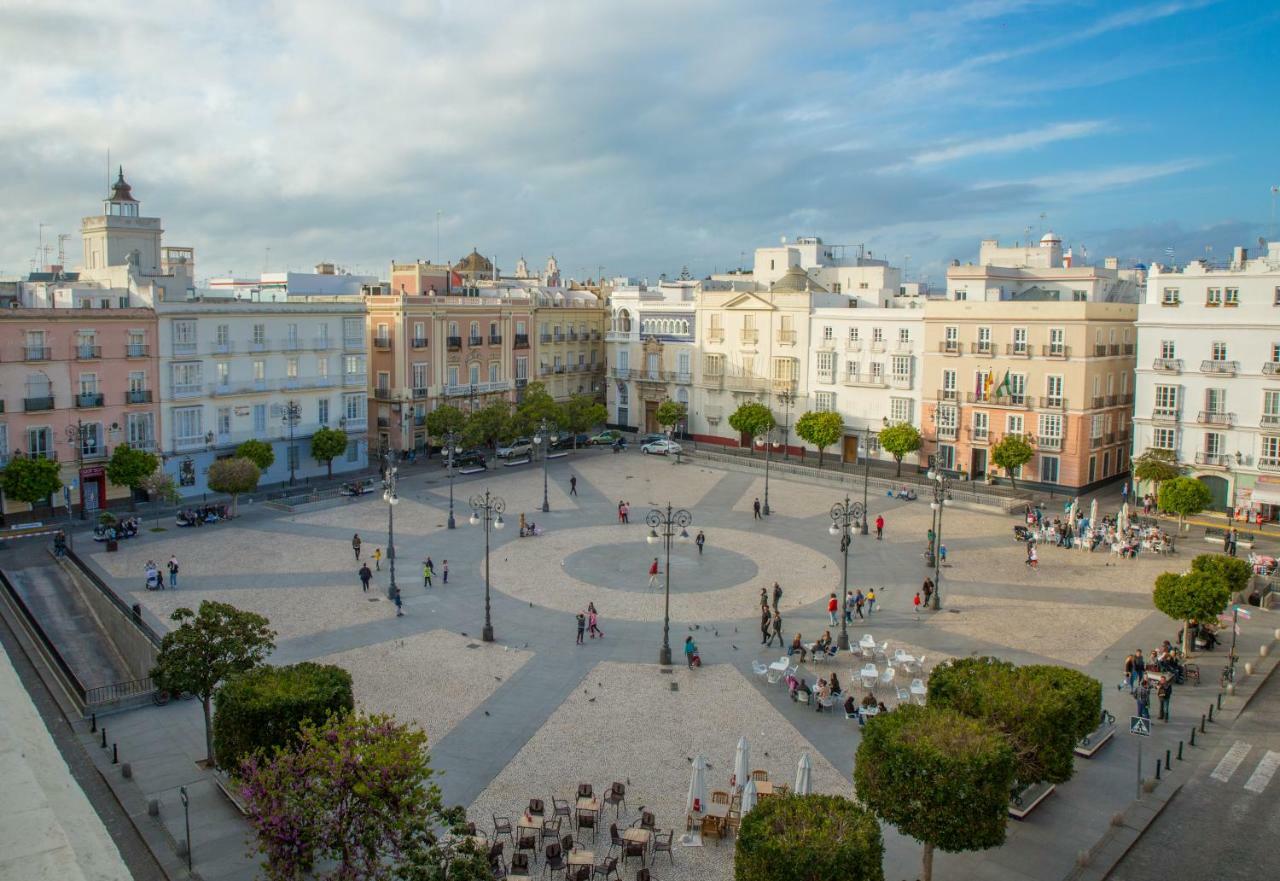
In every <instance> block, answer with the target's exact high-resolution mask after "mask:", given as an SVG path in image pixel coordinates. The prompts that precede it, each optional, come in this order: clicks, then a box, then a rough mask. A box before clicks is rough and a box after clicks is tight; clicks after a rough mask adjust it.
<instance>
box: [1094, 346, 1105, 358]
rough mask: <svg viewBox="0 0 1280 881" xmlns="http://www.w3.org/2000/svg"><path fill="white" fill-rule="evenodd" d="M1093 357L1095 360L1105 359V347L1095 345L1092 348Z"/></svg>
mask: <svg viewBox="0 0 1280 881" xmlns="http://www.w3.org/2000/svg"><path fill="white" fill-rule="evenodd" d="M1093 356H1094V357H1095V358H1105V357H1106V356H1107V347H1106V345H1105V344H1103V345H1095V346H1094V347H1093Z"/></svg>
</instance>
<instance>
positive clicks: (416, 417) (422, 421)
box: [413, 413, 427, 428]
mask: <svg viewBox="0 0 1280 881" xmlns="http://www.w3.org/2000/svg"><path fill="white" fill-rule="evenodd" d="M426 424H427V414H426V413H414V414H413V427H414V428H421V427H422V426H424V425H426Z"/></svg>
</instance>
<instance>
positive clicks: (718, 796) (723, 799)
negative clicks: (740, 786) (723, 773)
mask: <svg viewBox="0 0 1280 881" xmlns="http://www.w3.org/2000/svg"><path fill="white" fill-rule="evenodd" d="M711 803H712V804H713V805H727V804H728V803H729V793H727V792H725V791H724V790H723V789H717V790H715V791H714V792H712V793H711Z"/></svg>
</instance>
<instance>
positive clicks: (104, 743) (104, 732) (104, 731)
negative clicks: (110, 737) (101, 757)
mask: <svg viewBox="0 0 1280 881" xmlns="http://www.w3.org/2000/svg"><path fill="white" fill-rule="evenodd" d="M102 748H103V749H106V748H107V726H106V725H103V726H102Z"/></svg>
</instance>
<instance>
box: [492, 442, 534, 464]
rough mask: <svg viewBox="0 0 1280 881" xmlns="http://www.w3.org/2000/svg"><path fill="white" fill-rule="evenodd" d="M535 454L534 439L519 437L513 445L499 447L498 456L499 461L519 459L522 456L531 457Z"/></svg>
mask: <svg viewBox="0 0 1280 881" xmlns="http://www.w3.org/2000/svg"><path fill="white" fill-rule="evenodd" d="M532 454H533V439H532V438H527V437H518V438H516V439H515V440H513V441H512V442H511V443H509V444H506V445H504V446H501V447H498V452H497V456H498V458H499V459H513V458H515V459H518V458H520V457H521V456H530V455H532Z"/></svg>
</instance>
